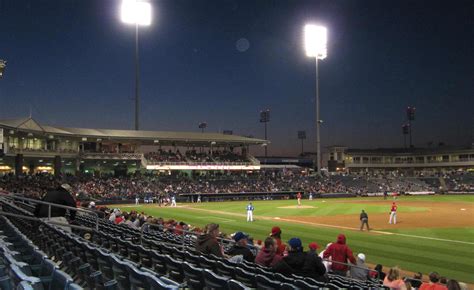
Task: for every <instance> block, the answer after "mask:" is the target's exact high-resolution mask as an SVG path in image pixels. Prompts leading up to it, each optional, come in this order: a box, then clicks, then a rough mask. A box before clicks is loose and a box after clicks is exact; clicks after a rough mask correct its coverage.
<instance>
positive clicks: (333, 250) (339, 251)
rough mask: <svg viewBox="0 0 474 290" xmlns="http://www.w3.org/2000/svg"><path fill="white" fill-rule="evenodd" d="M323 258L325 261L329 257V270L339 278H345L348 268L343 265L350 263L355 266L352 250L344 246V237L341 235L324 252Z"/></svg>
mask: <svg viewBox="0 0 474 290" xmlns="http://www.w3.org/2000/svg"><path fill="white" fill-rule="evenodd" d="M323 257H324V258H325V259H327V258H329V257H331V260H332V265H331V270H332V272H333V273H334V274H336V275H340V276H346V275H347V270H349V267H348V266H347V265H345V263H347V262H350V263H352V264H356V260H355V258H354V255H353V254H352V250H351V249H350V248H349V247H348V246H347V245H346V236H345V235H343V234H340V235H339V236H337V241H336V242H335V243H333V244H331V245H330V246H329V247H328V248H327V249H326V250H325V251H324V255H323ZM336 262H338V263H336ZM341 263H343V264H341Z"/></svg>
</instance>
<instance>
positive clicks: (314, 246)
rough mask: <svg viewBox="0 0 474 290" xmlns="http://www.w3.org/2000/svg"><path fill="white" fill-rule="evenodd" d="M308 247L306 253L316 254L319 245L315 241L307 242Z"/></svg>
mask: <svg viewBox="0 0 474 290" xmlns="http://www.w3.org/2000/svg"><path fill="white" fill-rule="evenodd" d="M308 248H309V252H308V254H311V255H315V256H318V252H317V250H318V248H319V245H318V244H317V243H315V242H312V243H309V245H308Z"/></svg>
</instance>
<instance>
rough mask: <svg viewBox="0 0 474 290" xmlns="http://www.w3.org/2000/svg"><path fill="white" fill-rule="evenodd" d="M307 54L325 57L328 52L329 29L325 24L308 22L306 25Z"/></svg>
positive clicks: (320, 57) (319, 57)
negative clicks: (319, 24)
mask: <svg viewBox="0 0 474 290" xmlns="http://www.w3.org/2000/svg"><path fill="white" fill-rule="evenodd" d="M304 39H305V48H306V55H307V56H309V57H316V58H318V59H325V58H326V56H327V54H328V52H327V41H328V39H327V29H326V27H324V26H318V25H313V24H307V25H306V26H305V27H304Z"/></svg>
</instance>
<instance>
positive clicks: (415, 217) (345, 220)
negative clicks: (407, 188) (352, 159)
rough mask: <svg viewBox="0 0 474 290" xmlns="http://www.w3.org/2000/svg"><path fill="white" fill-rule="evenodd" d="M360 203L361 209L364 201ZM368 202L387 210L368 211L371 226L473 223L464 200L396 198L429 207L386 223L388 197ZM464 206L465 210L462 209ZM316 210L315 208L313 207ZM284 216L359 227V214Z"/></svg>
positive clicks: (472, 213)
mask: <svg viewBox="0 0 474 290" xmlns="http://www.w3.org/2000/svg"><path fill="white" fill-rule="evenodd" d="M351 203H358V204H359V203H360V204H361V210H362V209H363V208H364V207H363V204H366V202H362V201H361V202H352V201H351ZM370 204H371V205H379V204H380V205H381V206H386V207H387V213H386V214H380V213H378V214H371V213H370V212H368V215H369V225H370V228H371V229H374V230H384V229H394V228H399V229H401V228H420V227H423V228H454V227H472V226H474V205H473V204H472V203H463V202H449V203H444V202H430V203H426V202H423V203H421V202H405V201H399V202H398V201H397V205H398V208H399V209H400V208H402V207H403V206H414V207H424V208H428V211H422V212H399V213H398V214H397V224H395V225H394V224H391V225H390V224H388V220H389V217H390V212H389V211H390V205H391V201H381V202H371V203H370ZM462 209H464V210H462ZM315 210H317V209H315ZM282 218H284V219H289V220H294V221H304V222H314V223H319V224H327V225H333V226H344V227H354V228H358V227H360V220H359V215H358V214H350V215H333V216H312V217H308V216H306V217H305V216H285V217H282Z"/></svg>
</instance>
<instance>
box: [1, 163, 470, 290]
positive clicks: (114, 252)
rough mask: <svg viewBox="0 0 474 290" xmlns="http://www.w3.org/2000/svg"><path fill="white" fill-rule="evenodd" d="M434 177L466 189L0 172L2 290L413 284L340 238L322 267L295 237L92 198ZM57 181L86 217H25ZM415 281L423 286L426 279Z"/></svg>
mask: <svg viewBox="0 0 474 290" xmlns="http://www.w3.org/2000/svg"><path fill="white" fill-rule="evenodd" d="M440 179H442V180H443V181H444V182H446V181H447V182H446V184H451V186H452V188H450V189H451V190H456V189H462V190H464V191H465V190H466V189H469V190H472V189H473V182H472V181H473V180H474V178H472V175H471V174H463V175H460V174H458V173H454V172H453V173H452V174H447V175H443V176H433V177H423V178H402V177H395V176H363V177H361V176H342V175H337V176H330V177H329V176H328V177H315V176H308V175H306V174H302V173H301V172H299V171H289V170H285V171H262V172H259V173H252V174H249V175H247V174H230V175H206V176H194V177H193V178H189V177H187V176H181V175H175V176H167V177H159V176H152V175H144V176H141V175H134V176H127V177H120V178H115V177H112V176H105V177H94V176H82V177H75V176H64V177H63V178H62V179H61V180H58V179H55V178H54V177H53V176H51V175H47V174H38V175H31V176H19V177H16V176H13V175H4V176H2V177H1V178H0V192H2V193H3V194H2V195H1V197H0V202H1V210H2V211H1V214H0V230H1V235H0V236H1V239H2V240H3V244H2V248H1V250H0V252H1V262H2V263H1V265H0V270H1V271H0V276H1V277H0V283H1V287H2V289H14V288H15V287H19V289H80V288H85V289H137V288H144V289H177V288H191V289H202V288H208V289H225V288H228V289H249V288H257V289H318V288H330V289H339V288H347V289H367V288H371V289H379V288H386V286H388V287H394V285H395V284H397V283H398V284H397V285H399V286H400V287H401V289H403V287H404V285H405V284H406V283H408V282H409V283H410V284H411V285H412V286H416V285H418V286H420V285H419V282H420V279H419V278H420V277H418V276H417V277H415V278H407V279H405V280H402V279H401V276H400V273H399V269H397V268H393V269H390V271H389V272H387V273H382V270H380V269H381V268H380V266H379V267H377V269H378V270H375V269H373V270H370V269H369V267H368V266H367V265H366V264H365V255H364V254H362V255H361V254H359V255H355V254H353V253H352V252H351V251H350V245H349V248H347V247H346V246H344V245H343V244H344V242H343V240H344V239H343V238H341V237H339V238H338V241H339V240H340V241H341V242H340V243H341V244H340V245H339V246H338V247H339V248H338V247H336V248H337V249H339V250H340V249H342V248H344V247H346V248H344V249H345V250H343V251H344V253H345V255H347V257H344V258H343V259H342V260H338V259H340V255H338V254H335V253H336V252H332V250H331V253H332V254H328V253H326V255H324V254H322V257H323V258H325V260H324V264H325V267H324V266H323V267H324V268H322V267H321V265H323V260H322V259H321V258H320V257H317V256H316V254H315V253H314V251H315V250H316V249H317V248H318V246H317V245H313V247H312V251H308V252H306V251H304V249H303V248H304V246H303V245H302V244H301V240H299V239H298V237H295V238H294V239H291V240H289V241H285V240H283V241H282V240H281V239H280V234H279V228H278V227H274V228H272V229H268V232H271V234H272V239H267V240H265V241H252V239H251V238H250V237H248V236H247V235H246V234H245V233H243V232H236V233H233V234H225V233H222V232H220V230H219V228H218V225H217V224H214V223H211V224H208V225H207V226H206V227H205V228H197V227H193V228H190V227H189V226H188V225H187V223H186V221H176V220H164V219H162V218H158V217H152V216H147V215H145V214H144V213H139V212H136V211H131V212H125V211H123V210H122V211H121V210H118V209H112V208H107V207H102V206H101V207H99V206H96V205H95V203H96V202H100V201H102V200H108V201H111V200H112V201H113V200H121V199H123V200H126V201H130V200H133V199H135V198H136V197H138V198H139V199H151V198H154V199H155V200H156V201H161V202H167V199H168V198H169V197H172V196H180V194H184V193H190V192H191V193H199V194H205V193H207V194H218V193H222V192H224V193H226V192H227V193H228V192H234V193H237V194H244V192H245V191H252V192H270V193H276V192H280V191H281V192H299V191H301V192H306V193H314V194H315V197H317V195H319V194H331V193H333V194H334V193H349V194H357V195H367V194H370V193H373V192H380V191H394V190H396V191H397V192H407V193H408V192H415V191H433V190H436V189H437V186H438V185H439V180H440ZM65 182H67V183H68V184H69V185H70V187H66V188H68V190H70V191H71V192H72V193H73V195H75V196H76V198H77V199H79V204H80V205H83V206H84V208H88V210H89V211H90V212H89V213H90V214H89V213H87V212H86V213H83V212H80V213H78V214H76V215H67V216H66V217H67V218H68V219H69V222H70V226H66V227H65V226H64V225H62V226H58V225H57V224H56V225H55V223H54V222H51V221H49V220H48V219H46V220H45V219H38V218H37V217H35V216H34V215H33V212H34V209H35V207H36V206H37V205H36V204H35V201H33V200H26V199H25V198H32V199H38V198H40V197H41V196H42V195H43V194H44V193H46V192H49V191H51V190H52V189H54V188H58V187H59V186H60V185H61V184H64V183H65ZM63 187H64V186H63ZM263 197H264V196H259V195H257V196H255V198H256V199H260V198H263ZM71 210H72V209H71ZM211 222H212V221H211ZM71 227H72V230H71V229H70V228H71ZM334 238H336V237H334ZM285 244H286V245H285ZM337 244H339V242H338V243H337ZM285 246H286V247H285ZM343 246H344V247H343ZM277 248H282V250H281V251H280V252H278V251H277V252H276V253H278V255H279V254H280V253H281V256H276V255H277V254H275V252H274V251H275V250H273V249H277ZM320 250H324V249H323V248H320ZM339 250H338V251H339ZM312 252H313V253H312ZM365 254H369V255H370V253H365ZM45 257H48V258H45ZM242 257H245V259H244V260H242ZM327 258H331V259H332V260H328V259H327ZM338 261H339V262H341V263H338ZM328 262H331V263H332V266H331V265H328V264H327V263H328ZM345 263H348V264H347V265H345ZM308 265H310V266H308ZM335 265H340V267H337V266H335ZM384 276H385V277H386V278H383V277H384ZM431 276H432V277H431ZM431 276H430V279H431V281H432V282H431V283H432V284H433V283H435V284H436V287H439V288H437V289H446V288H445V286H441V285H438V284H439V283H438V281H440V282H444V283H446V281H445V280H446V279H444V280H442V279H441V280H440V277H439V275H437V274H432V275H431ZM424 280H425V283H426V284H427V287H428V282H426V277H425V279H424ZM453 281H454V280H453ZM451 282H452V281H451ZM417 283H418V284H417ZM452 283H454V282H452ZM384 285H385V286H384ZM402 286H403V287H402ZM431 286H433V285H431ZM414 288H416V287H414ZM421 289H423V288H421Z"/></svg>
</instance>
